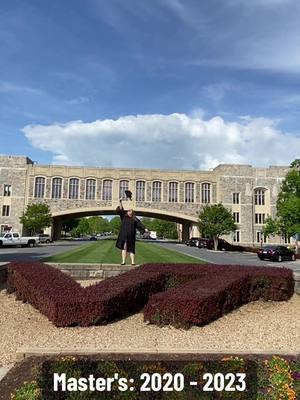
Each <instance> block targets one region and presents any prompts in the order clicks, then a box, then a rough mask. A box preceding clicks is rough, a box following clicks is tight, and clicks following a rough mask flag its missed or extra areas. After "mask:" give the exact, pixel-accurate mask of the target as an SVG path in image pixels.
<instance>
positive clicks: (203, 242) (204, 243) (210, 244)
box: [198, 238, 243, 251]
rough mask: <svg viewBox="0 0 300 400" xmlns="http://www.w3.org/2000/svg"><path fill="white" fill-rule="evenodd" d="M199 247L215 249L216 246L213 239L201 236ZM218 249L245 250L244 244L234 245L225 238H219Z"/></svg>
mask: <svg viewBox="0 0 300 400" xmlns="http://www.w3.org/2000/svg"><path fill="white" fill-rule="evenodd" d="M198 247H199V248H204V249H208V250H213V249H214V248H215V246H214V241H213V239H206V238H199V242H198ZM218 250H225V251H243V248H242V246H238V245H232V244H230V243H229V242H227V240H225V239H218Z"/></svg>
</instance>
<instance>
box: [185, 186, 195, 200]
mask: <svg viewBox="0 0 300 400" xmlns="http://www.w3.org/2000/svg"><path fill="white" fill-rule="evenodd" d="M194 187H195V185H194V183H193V182H186V184H185V191H184V192H185V196H184V201H185V202H186V203H194V198H195V189H194Z"/></svg>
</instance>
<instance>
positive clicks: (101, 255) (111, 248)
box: [43, 240, 203, 264]
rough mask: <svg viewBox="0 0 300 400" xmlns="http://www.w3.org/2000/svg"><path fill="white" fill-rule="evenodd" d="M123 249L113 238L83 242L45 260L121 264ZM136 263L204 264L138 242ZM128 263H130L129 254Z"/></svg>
mask: <svg viewBox="0 0 300 400" xmlns="http://www.w3.org/2000/svg"><path fill="white" fill-rule="evenodd" d="M120 260H121V251H120V250H119V249H117V248H116V242H115V241H113V240H102V241H98V242H93V243H88V244H83V245H82V246H79V247H77V248H76V249H73V250H70V251H67V252H65V253H62V254H58V255H55V256H52V257H48V258H46V259H45V260H43V261H49V262H60V263H79V262H82V263H99V264H120V262H121V261H120ZM135 262H136V264H146V263H160V264H162V263H186V264H188V263H192V264H203V262H202V261H201V260H199V259H197V258H194V257H190V256H187V255H185V254H181V253H179V252H177V251H172V250H168V249H165V248H164V247H161V246H159V245H157V244H153V243H141V242H137V243H136V258H135ZM127 263H130V260H129V256H128V259H127Z"/></svg>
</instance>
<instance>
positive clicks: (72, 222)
mask: <svg viewBox="0 0 300 400" xmlns="http://www.w3.org/2000/svg"><path fill="white" fill-rule="evenodd" d="M79 221H80V219H79V218H72V219H68V220H66V221H63V224H62V230H63V231H64V232H65V233H69V232H71V231H72V230H73V229H74V228H76V227H77V226H78V224H79Z"/></svg>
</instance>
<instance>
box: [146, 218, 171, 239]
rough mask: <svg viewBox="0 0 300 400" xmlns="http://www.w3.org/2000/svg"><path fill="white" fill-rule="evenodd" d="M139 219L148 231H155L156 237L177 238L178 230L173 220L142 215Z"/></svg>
mask: <svg viewBox="0 0 300 400" xmlns="http://www.w3.org/2000/svg"><path fill="white" fill-rule="evenodd" d="M141 221H142V223H143V225H145V227H147V229H148V230H149V231H155V232H156V234H157V236H158V237H162V238H166V239H178V232H177V228H176V223H175V222H170V221H166V220H163V219H158V218H147V217H143V218H142V219H141Z"/></svg>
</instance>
